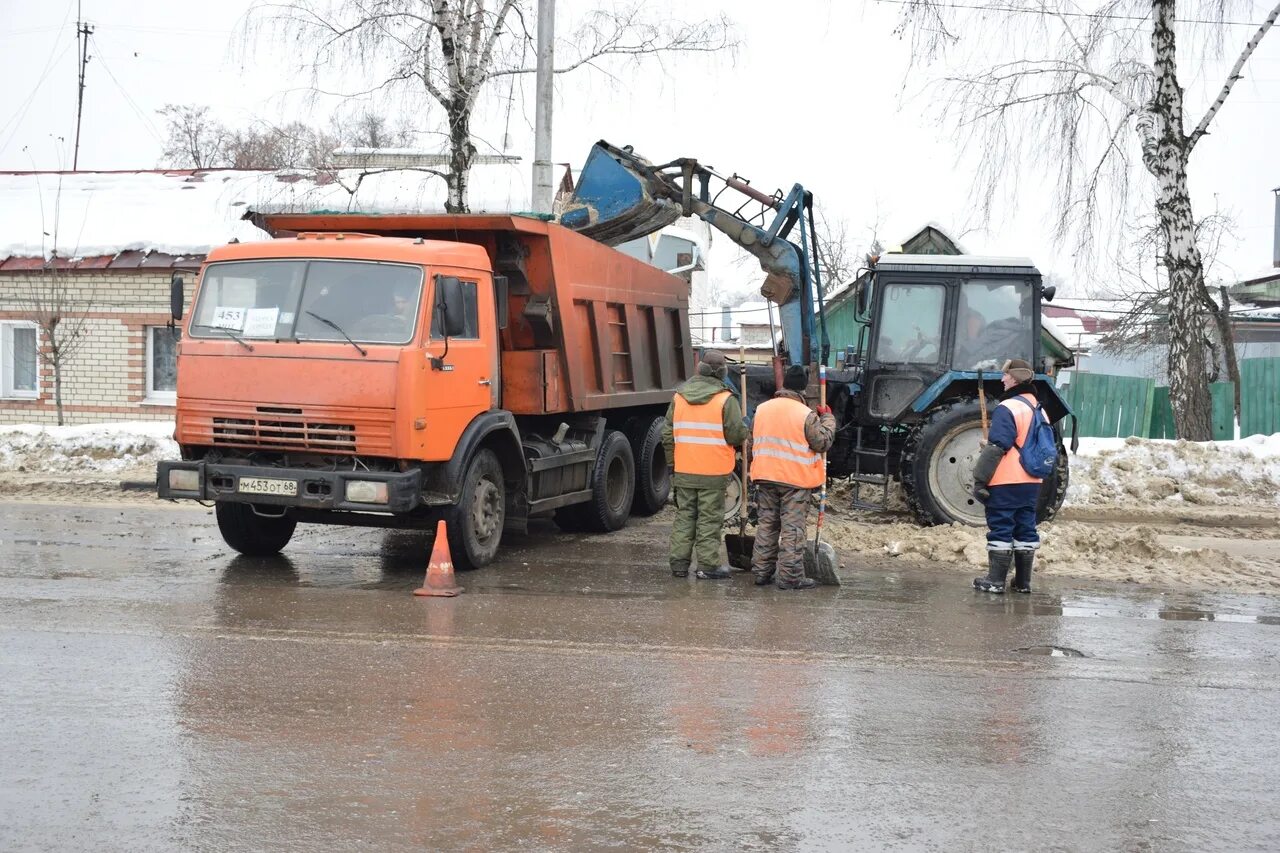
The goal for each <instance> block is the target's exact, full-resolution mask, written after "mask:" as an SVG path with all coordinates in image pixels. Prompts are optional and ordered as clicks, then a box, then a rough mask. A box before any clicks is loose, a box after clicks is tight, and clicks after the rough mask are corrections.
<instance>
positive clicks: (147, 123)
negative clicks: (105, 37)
mask: <svg viewBox="0 0 1280 853" xmlns="http://www.w3.org/2000/svg"><path fill="white" fill-rule="evenodd" d="M93 46H94V47H95V48H96V47H98V40H97V39H94V40H93ZM98 61H99V62H100V63H101V64H102V70H103V71H105V72H106V73H107V76H108V77H110V78H111V82H112V83H115V84H116V88H117V89H119V90H120V94H121V95H122V96H123V97H124V99H125V102H126V103H127V104H128V105H129V106H130V108H132V109H133V112H134V115H136V116H137V117H138V118H139V120H141V121H142V123H143V125H144V126H145V127H146V128H147V130H148V131H149V132H150V133H151V135H152V136H154V137H155V138H156V141H157V142H159V143H161V144H164V137H162V136H161V135H160V131H159V130H157V129H156V126H155V124H154V123H153V122H152V121H151V119H150V118H148V117H147V114H146V113H144V112H143V111H142V108H141V107H139V106H138V104H137V102H136V101H134V100H133V98H132V97H131V96H130V95H129V93H128V92H127V91H126V90H125V88H124V86H123V85H122V84H121V83H120V81H119V80H117V79H116V75H115V74H113V73H111V68H110V67H109V66H108V65H107V62H106V60H105V59H103V57H102V53H101V51H99V52H98Z"/></svg>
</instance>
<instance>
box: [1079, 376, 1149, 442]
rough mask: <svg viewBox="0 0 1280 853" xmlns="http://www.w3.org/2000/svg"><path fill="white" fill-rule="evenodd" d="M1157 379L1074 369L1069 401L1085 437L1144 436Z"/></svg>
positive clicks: (1146, 430)
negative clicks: (1080, 371) (1079, 371)
mask: <svg viewBox="0 0 1280 853" xmlns="http://www.w3.org/2000/svg"><path fill="white" fill-rule="evenodd" d="M1155 387H1156V383H1155V382H1154V381H1152V380H1150V379H1138V378H1135V377H1132V376H1109V375H1107V374H1105V373H1075V374H1073V375H1072V377H1071V384H1070V385H1068V386H1067V405H1069V406H1070V407H1071V410H1072V411H1073V412H1075V414H1076V418H1077V419H1078V420H1079V422H1080V435H1081V436H1082V437H1086V438H1124V437H1126V436H1130V435H1142V436H1145V435H1147V434H1148V433H1150V431H1151V411H1152V405H1151V401H1152V397H1153V395H1154V394H1155Z"/></svg>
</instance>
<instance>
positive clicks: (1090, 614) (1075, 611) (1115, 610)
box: [1031, 602, 1280, 625]
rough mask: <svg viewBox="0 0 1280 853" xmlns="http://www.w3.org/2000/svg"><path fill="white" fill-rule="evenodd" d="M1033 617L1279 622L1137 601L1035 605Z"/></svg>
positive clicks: (1279, 621) (1261, 616)
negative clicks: (1147, 605) (1144, 604)
mask: <svg viewBox="0 0 1280 853" xmlns="http://www.w3.org/2000/svg"><path fill="white" fill-rule="evenodd" d="M1031 612H1032V614H1034V615H1036V616H1068V617H1075V618H1085V619H1159V620H1163V621H1168V622H1242V623H1245V624H1249V625H1280V616H1276V615H1270V614H1266V613H1226V612H1222V611H1217V610H1204V609H1199V608H1194V607H1143V606H1141V605H1138V604H1130V603H1124V604H1109V603H1107V604H1104V603H1089V604H1074V603H1067V602H1063V603H1062V604H1060V605H1054V604H1036V605H1033V607H1032V610H1031Z"/></svg>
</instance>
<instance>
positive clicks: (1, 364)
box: [0, 323, 40, 400]
mask: <svg viewBox="0 0 1280 853" xmlns="http://www.w3.org/2000/svg"><path fill="white" fill-rule="evenodd" d="M37 337H38V334H37V331H36V327H35V324H33V323H0V397H11V398H13V397H17V398H22V399H28V400H34V399H35V398H36V396H37V395H38V394H39V391H40V386H39V371H38V370H37V364H38V361H37V357H36V349H37V347H36V340H37Z"/></svg>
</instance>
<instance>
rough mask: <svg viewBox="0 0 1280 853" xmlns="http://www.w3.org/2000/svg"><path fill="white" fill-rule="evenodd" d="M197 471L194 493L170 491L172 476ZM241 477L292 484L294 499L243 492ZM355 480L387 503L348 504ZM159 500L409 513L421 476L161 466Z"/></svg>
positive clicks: (415, 501)
mask: <svg viewBox="0 0 1280 853" xmlns="http://www.w3.org/2000/svg"><path fill="white" fill-rule="evenodd" d="M174 470H178V471H195V472H196V476H197V487H196V488H195V489H192V490H185V489H172V488H170V487H169V472H170V471H174ZM241 478H255V479H257V478H262V479H269V480H285V481H292V482H294V483H296V484H297V494H296V495H284V494H257V493H246V492H241V491H240V490H239V489H240V480H241ZM350 480H359V481H364V482H376V483H386V484H387V502H386V503H385V504H382V503H363V502H355V501H348V500H347V499H346V494H347V482H348V481H350ZM156 486H157V492H158V493H159V496H160V497H161V498H168V499H169V500H177V499H180V498H186V499H189V500H200V501H231V502H233V503H253V504H265V505H269V506H292V507H300V508H303V509H330V510H342V511H350V512H395V513H400V512H409V511H411V510H413V509H416V508H417V507H418V506H419V505H421V500H420V495H421V494H422V472H421V471H418V470H416V469H415V470H413V471H405V472H401V473H386V472H381V471H316V470H314V469H310V468H265V467H260V466H256V465H221V464H211V463H208V462H161V463H160V464H159V466H158V467H157V471H156Z"/></svg>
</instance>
